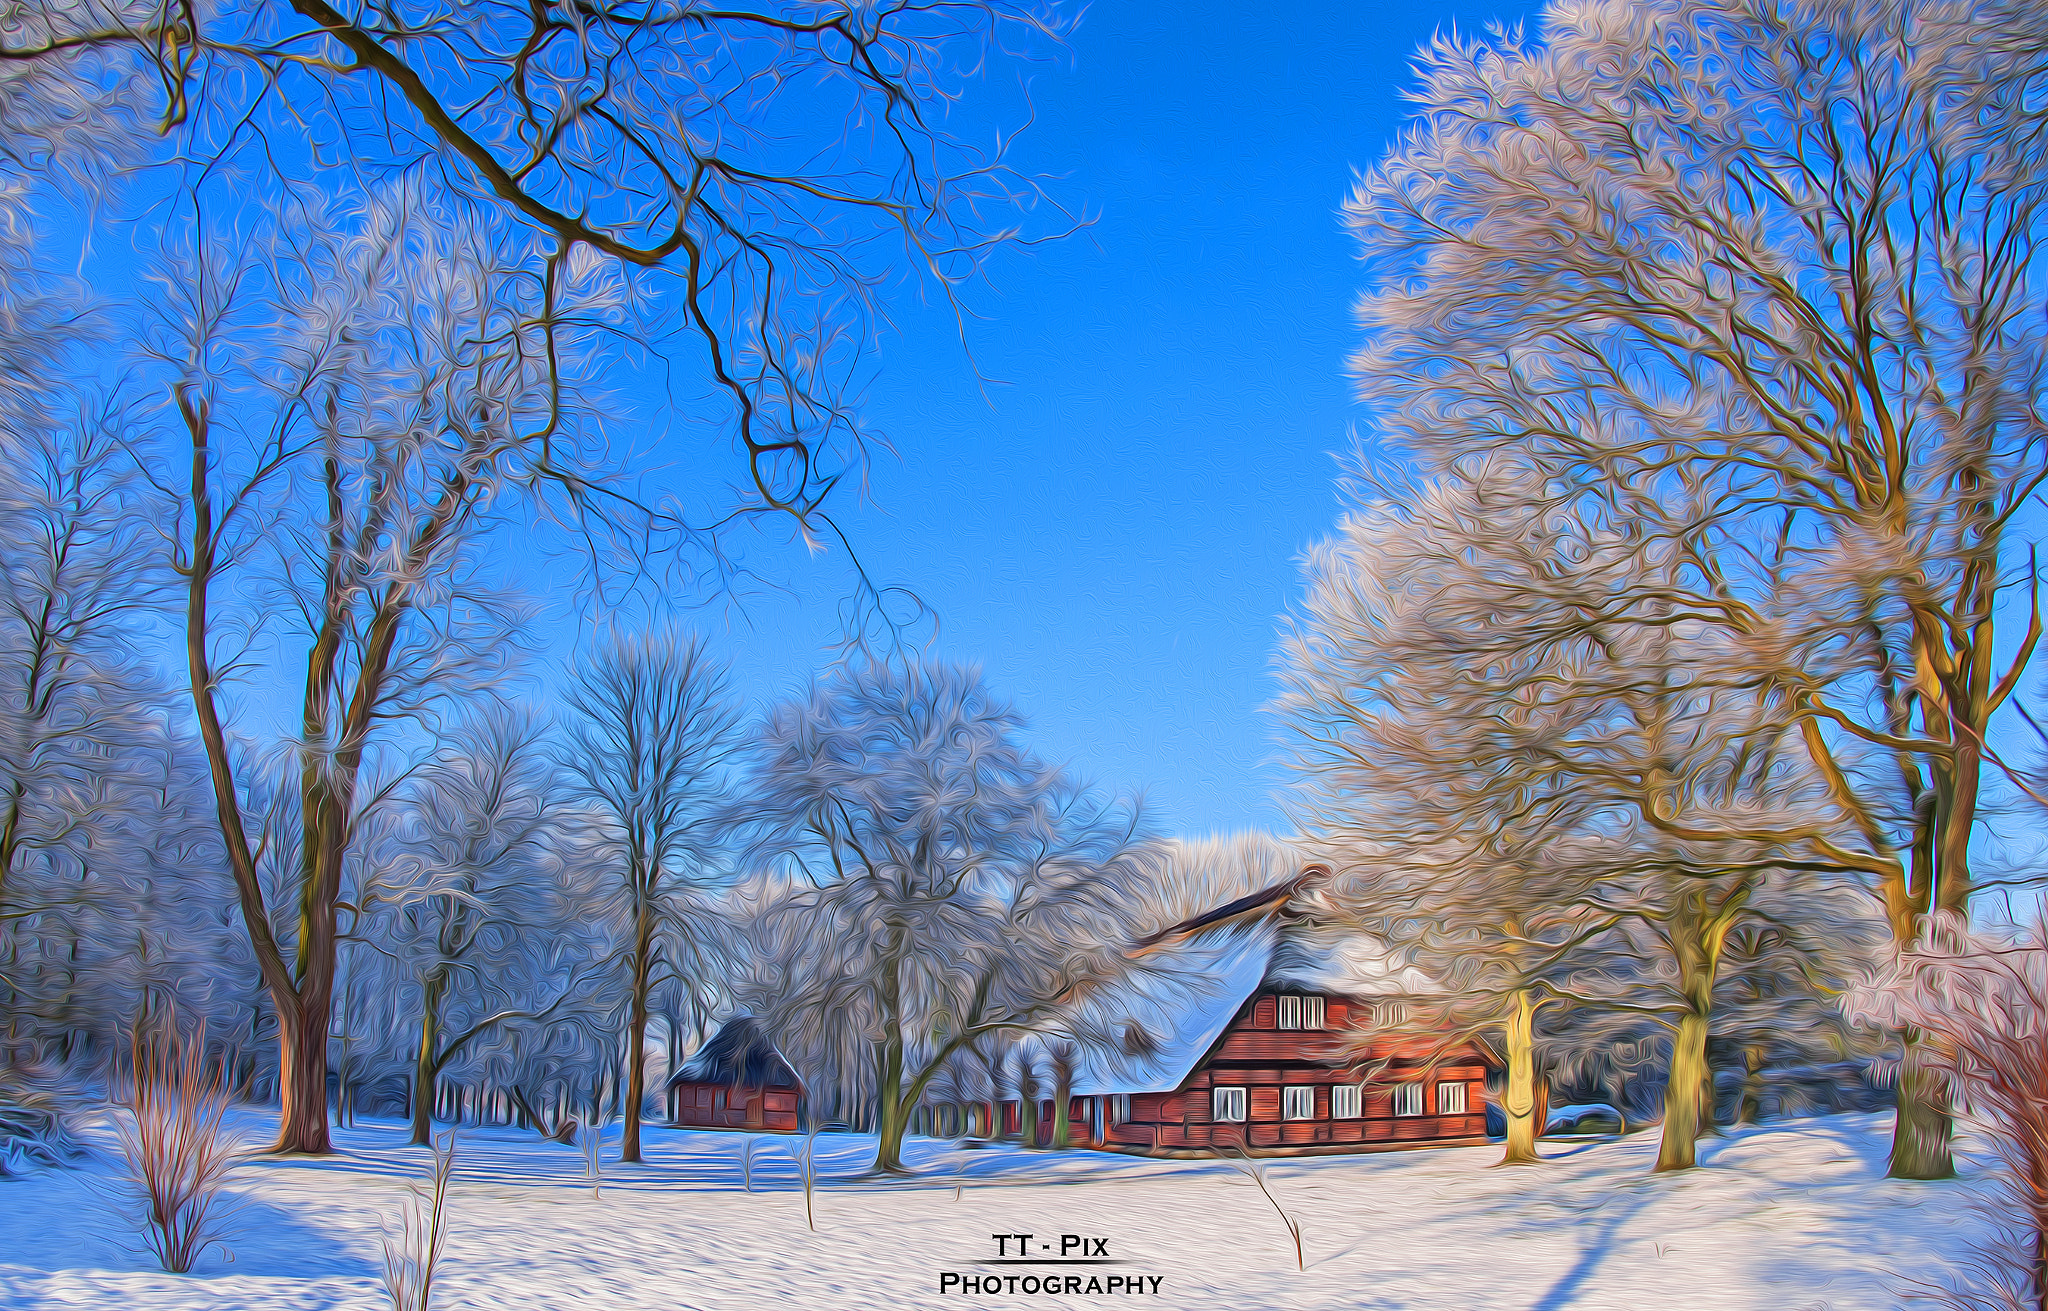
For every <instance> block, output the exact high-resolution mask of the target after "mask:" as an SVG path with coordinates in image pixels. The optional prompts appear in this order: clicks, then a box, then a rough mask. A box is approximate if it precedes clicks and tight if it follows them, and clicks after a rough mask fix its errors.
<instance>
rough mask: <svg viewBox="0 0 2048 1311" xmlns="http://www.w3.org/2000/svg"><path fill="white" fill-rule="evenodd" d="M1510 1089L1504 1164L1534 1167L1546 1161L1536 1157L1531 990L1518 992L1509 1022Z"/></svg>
mask: <svg viewBox="0 0 2048 1311" xmlns="http://www.w3.org/2000/svg"><path fill="white" fill-rule="evenodd" d="M1507 1049H1508V1052H1507V1055H1508V1086H1507V1095H1506V1096H1505V1097H1503V1098H1502V1099H1501V1110H1502V1111H1503V1112H1504V1113H1505V1114H1506V1115H1507V1121H1508V1132H1507V1150H1506V1152H1504V1153H1503V1154H1502V1155H1501V1158H1500V1164H1502V1165H1530V1164H1533V1163H1535V1162H1537V1161H1540V1160H1542V1159H1543V1158H1542V1157H1540V1156H1538V1155H1537V1154H1536V1136H1537V1134H1538V1133H1539V1132H1541V1129H1542V1126H1541V1125H1540V1124H1538V1123H1537V1121H1536V1116H1537V1113H1538V1111H1537V1105H1536V997H1535V994H1534V991H1533V990H1532V989H1529V988H1522V989H1518V990H1517V991H1516V993H1515V1008H1514V1010H1513V1011H1511V1012H1509V1014H1508V1021H1507Z"/></svg>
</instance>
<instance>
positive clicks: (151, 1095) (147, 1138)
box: [120, 1021, 241, 1274]
mask: <svg viewBox="0 0 2048 1311" xmlns="http://www.w3.org/2000/svg"><path fill="white" fill-rule="evenodd" d="M129 1051H130V1057H131V1060H130V1067H129V1070H128V1079H127V1089H126V1098H125V1103H124V1108H123V1109H125V1110H126V1111H127V1114H126V1115H125V1116H124V1117H122V1118H121V1122H120V1128H121V1151H122V1154H123V1156H124V1157H125V1158H126V1159H127V1165H128V1171H127V1183H128V1187H129V1190H130V1192H131V1195H132V1196H133V1197H134V1199H135V1201H136V1202H138V1203H139V1204H140V1206H141V1210H142V1217H141V1219H142V1224H143V1238H144V1239H145V1240H146V1241H147V1242H148V1244H149V1250H150V1251H151V1252H153V1253H154V1254H155V1255H156V1259H157V1261H158V1263H159V1264H161V1265H162V1266H163V1268H164V1269H165V1270H167V1271H169V1272H170V1273H172V1274H184V1273H185V1272H186V1271H188V1270H190V1269H191V1268H192V1263H193V1262H194V1261H196V1260H198V1259H199V1254H200V1253H201V1252H203V1251H205V1250H206V1248H207V1247H209V1246H211V1245H213V1244H215V1243H218V1242H219V1241H220V1234H219V1230H220V1226H221V1223H222V1220H223V1214H222V1211H221V1208H220V1202H221V1192H222V1188H223V1186H224V1185H225V1184H226V1183H227V1179H228V1173H229V1172H230V1171H231V1170H232V1169H233V1168H234V1165H235V1161H236V1158H237V1157H238V1156H239V1155H240V1152H241V1144H240V1143H239V1142H237V1141H236V1138H235V1135H234V1134H233V1133H232V1132H231V1131H230V1130H229V1129H228V1126H227V1123H226V1117H227V1109H228V1103H229V1101H230V1090H229V1087H228V1082H227V1077H226V1071H227V1070H228V1068H229V1067H230V1064H231V1062H230V1060H229V1058H228V1057H227V1056H225V1055H221V1056H217V1057H216V1058H215V1059H212V1060H209V1059H208V1056H207V1050H206V1027H205V1025H203V1024H202V1025H200V1026H199V1027H198V1028H197V1029H196V1030H195V1031H194V1032H193V1033H191V1034H190V1035H181V1034H180V1033H179V1032H178V1030H177V1027H176V1023H175V1021H173V1022H171V1023H167V1024H166V1025H165V1026H164V1027H163V1028H162V1029H161V1030H159V1031H158V1032H156V1033H153V1034H147V1035H145V1034H144V1033H142V1032H140V1031H138V1032H137V1033H136V1034H135V1036H134V1038H133V1040H132V1042H131V1044H130V1048H129Z"/></svg>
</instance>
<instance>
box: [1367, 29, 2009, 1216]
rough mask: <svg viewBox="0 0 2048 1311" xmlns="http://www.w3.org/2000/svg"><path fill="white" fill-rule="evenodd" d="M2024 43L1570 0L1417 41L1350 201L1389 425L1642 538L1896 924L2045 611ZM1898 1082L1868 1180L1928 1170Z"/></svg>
mask: <svg viewBox="0 0 2048 1311" xmlns="http://www.w3.org/2000/svg"><path fill="white" fill-rule="evenodd" d="M2044 50H2048V11H2044V10H2043V9H2042V7H2041V6H2039V5H2036V4H2030V3H2024V2H2021V0H2012V2H1998V3H1992V4H1988V5H1987V4H1975V3H1961V2H1959V0H1911V2H1909V3H1903V4H1901V3H1894V2H1893V0H1851V2H1849V3H1834V2H1833V0H1813V2H1812V3H1807V2H1806V0H1798V2H1796V3H1792V4H1764V3H1757V2H1754V0H1658V2H1657V3H1649V4H1642V3H1634V2H1633V0H1612V2H1611V3H1609V2H1600V3H1584V4H1560V5H1557V6H1554V7H1553V8H1551V9H1550V10H1549V11H1548V12H1547V14H1546V17H1545V20H1544V23H1543V26H1542V29H1541V32H1540V35H1538V36H1536V37H1534V38H1531V39H1523V38H1521V37H1519V36H1514V37H1505V36H1503V37H1495V38H1491V39H1486V40H1476V41H1475V40H1466V39H1464V38H1449V37H1447V38H1444V39H1442V40H1440V41H1439V42H1437V43H1436V44H1435V45H1434V46H1433V47H1432V48H1431V49H1430V50H1429V51H1428V52H1427V54H1426V55H1425V58H1424V62H1423V67H1422V70H1421V77H1422V85H1421V87H1420V89H1419V91H1418V92H1417V100H1418V101H1419V102H1420V105H1421V109H1420V111H1419V119H1418V122H1417V124H1416V126H1415V128H1414V130H1413V131H1411V132H1410V133H1408V134H1407V135H1406V136H1405V137H1404V138H1403V140H1402V142H1401V143H1400V145H1399V146H1398V147H1396V148H1395V149H1394V150H1393V151H1392V152H1391V153H1390V154H1389V155H1388V157H1387V158H1386V159H1384V160H1383V161H1382V162H1381V163H1380V164H1379V165H1377V166H1376V167H1374V168H1373V169H1372V170H1370V171H1369V172H1368V173H1367V174H1365V175H1364V176H1363V177H1362V178H1361V179H1360V181H1359V183H1358V185H1357V188H1356V190H1355V192H1354V195H1353V197H1352V200H1351V202H1350V204H1349V206H1348V209H1347V213H1348V215H1349V221H1350V223H1351V226H1352V229H1353V231H1354V232H1355V233H1356V234H1357V235H1358V236H1359V238H1360V239H1361V241H1362V243H1363V245H1364V249H1365V253H1366V254H1367V256H1368V257H1369V258H1370V259H1371V260H1372V261H1373V264H1374V267H1375V269H1376V281H1375V284H1374V286H1373V288H1372V289H1371V290H1370V292H1369V293H1368V294H1367V295H1366V296H1365V297H1364V298H1363V300H1362V301H1361V310H1360V314H1361V319H1362V322H1363V324H1364V326H1365V328H1366V330H1367V334H1368V344H1367V345H1366V347H1365V348H1364V349H1363V350H1362V351H1361V352H1360V353H1359V354H1358V355H1357V357H1356V359H1355V360H1354V365H1353V368H1354V374H1355V377H1356V378H1357V380H1358V382H1359V384H1360V387H1361V390H1362V392H1363V393H1364V395H1365V396H1366V398H1367V399H1368V400H1369V401H1370V402H1371V403H1373V404H1374V405H1376V406H1377V407H1378V409H1379V411H1380V422H1381V426H1382V429H1383V431H1384V432H1385V433H1387V434H1388V435H1389V436H1390V437H1393V438H1394V439H1396V440H1398V441H1399V442H1400V443H1402V444H1404V445H1405V446H1407V447H1408V448H1409V449H1410V450H1411V451H1412V452H1414V453H1415V455H1416V456H1417V458H1418V459H1419V460H1420V461H1421V462H1422V464H1423V467H1424V471H1425V473H1426V474H1429V475H1438V476H1440V475H1443V474H1446V473H1448V472H1449V471H1450V470H1452V469H1454V468H1456V467H1458V466H1459V465H1460V464H1461V463H1462V462H1464V461H1467V460H1469V459H1471V458H1474V457H1476V456H1478V455H1480V454H1482V453H1485V452H1489V451H1505V452H1510V453H1513V454H1514V455H1515V456H1516V457H1517V458H1520V459H1523V460H1526V461H1529V462H1530V463H1531V464H1532V465H1534V466H1535V467H1537V468H1539V469H1540V470H1541V471H1542V472H1543V474H1544V476H1545V477H1547V478H1548V479H1550V480H1551V483H1552V485H1553V488H1554V489H1555V490H1556V491H1557V492H1558V494H1560V495H1578V494H1586V495H1591V496H1594V497H1596V498H1601V499H1605V500H1606V501H1607V502H1609V503H1610V504H1611V505H1612V506H1613V507H1614V508H1615V510H1616V511H1617V512H1618V513H1620V514H1630V513H1632V512H1640V513H1639V516H1638V517H1640V518H1641V519H1642V520H1643V521H1644V522H1645V523H1646V524H1650V525H1655V527H1654V528H1651V529H1649V530H1648V531H1646V532H1645V534H1644V535H1643V538H1642V541H1643V545H1644V549H1646V550H1660V551H1668V552H1672V553H1675V555H1674V558H1676V559H1681V560H1682V561H1683V562H1684V568H1682V569H1680V570H1678V571H1676V572H1675V573H1673V574H1672V575H1670V576H1669V577H1667V578H1666V579H1665V580H1663V581H1661V582H1660V583H1659V589H1660V592H1661V595H1662V597H1663V604H1664V605H1665V606H1666V607H1667V609H1668V610H1670V611H1672V612H1683V613H1686V614H1687V615H1689V616H1691V617H1692V618H1693V620H1694V621H1695V622H1697V623H1700V624H1703V625H1712V626H1715V627H1717V628H1720V629H1722V630H1723V631H1724V632H1725V633H1726V634H1727V635H1728V639H1729V640H1730V641H1731V642H1733V643H1736V644H1738V645H1740V646H1741V647H1742V655H1743V658H1744V659H1745V660H1746V661H1748V662H1749V663H1750V667H1751V668H1753V669H1754V671H1755V672H1756V673H1757V674H1758V675H1759V676H1762V677H1767V678H1769V679H1770V680H1771V683H1772V687H1771V689H1770V695H1771V698H1772V701H1773V703H1774V713H1775V714H1777V715H1779V716H1780V717H1786V718H1789V719H1790V720H1791V722H1792V723H1793V724H1794V725H1795V726H1796V728H1797V730H1798V741H1799V745H1800V749H1801V750H1802V751H1803V752H1804V754H1805V755H1806V756H1807V757H1808V760H1809V764H1810V768H1811V770H1812V771H1813V772H1814V776H1815V777H1816V778H1818V779H1819V780H1821V781H1822V783H1823V784H1824V786H1825V789H1826V793H1827V798H1826V800H1827V804H1828V805H1829V806H1830V807H1831V808H1832V811H1833V813H1834V816H1835V817H1836V822H1837V823H1838V824H1839V825H1841V826H1843V827H1844V829H1845V832H1846V833H1847V837H1846V838H1844V839H1842V840H1840V841H1838V843H1837V846H1838V850H1836V851H1835V852H1834V853H1833V858H1834V859H1836V860H1839V861H1842V862H1843V863H1856V864H1860V865H1862V866H1863V867H1864V868H1865V869H1866V871H1867V873H1868V876H1869V878H1870V880H1871V881H1872V883H1873V884H1874V885H1875V888H1876V890H1877V892H1878V893H1879V895H1880V897H1881V899H1882V902H1883V905H1884V908H1885V913H1886V916H1887V919H1888V921H1889V923H1890V926H1891V931H1892V935H1893V938H1894V941H1895V942H1896V943H1897V944H1900V945H1905V944H1909V943H1911V942H1912V941H1914V939H1915V937H1916V935H1917V933H1918V925H1919V923H1920V920H1921V917H1922V916H1924V915H1925V914H1926V913H1927V912H1929V911H1930V910H1934V909H1945V910H1949V911H1952V912H1961V911H1963V910H1964V909H1965V908H1966V907H1967V906H1968V904H1969V899H1970V891H1971V888H1972V886H1973V884H1972V875H1971V859H1972V855H1973V852H1972V839H1973V836H1974V835H1975V834H1976V833H1977V832H1978V830H1979V822H1978V821H1979V793H1980V788H1981V784H1982V774H1983V769H1982V764H1983V758H1984V757H1983V752H1984V750H1985V746H1986V739H1987V736H1988V735H1990V733H1991V732H1992V720H1993V716H1994V715H1995V714H1996V712H1997V711H1998V710H1999V708H2000V707H2001V706H2002V705H2003V704H2004V703H2005V702H2006V700H2007V699H2008V698H2009V697H2010V695H2011V694H2012V692H2013V690H2014V688H2015V687H2016V685H2017V683H2018V680H2019V678H2020V675H2021V673H2022V671H2023V670H2024V668H2025V667H2026V665H2027V663H2028V661H2029V659H2030V658H2031V656H2032V654H2033V651H2034V645H2035V639H2036V637H2037V636H2038V634H2039V631H2040V629H2039V624H2038V622H2037V621H2034V620H2029V621H2025V622H2023V623H2022V624H2021V625H2020V626H2019V627H2020V631H2019V632H2018V633H2017V634H2012V633H2011V628H2010V620H2011V616H2010V614H2009V612H2010V610H2011V609H2012V608H2013V607H2012V606H2011V605H2010V604H2009V599H2010V596H2011V594H2012V593H2013V591H2014V590H2015V589H2017V590H2018V591H2019V592H2020V593H2021V594H2024V593H2025V592H2026V591H2027V590H2029V589H2030V588H2031V587H2032V585H2033V583H2032V570H2031V567H2030V565H2029V564H2028V563H2027V555H2026V543H2025V541H2024V540H2022V537H2023V530H2022V529H2021V528H2020V527H2019V524H2020V521H2021V518H2022V517H2023V516H2024V515H2025V513H2026V512H2027V510H2026V507H2027V506H2028V505H2029V504H2031V503H2034V497H2035V494H2036V491H2037V489H2038V487H2039V485H2040V480H2041V477H2042V474H2043V472H2044V471H2048V463H2044V456H2048V443H2044V440H2043V424H2042V416H2041V411H2040V408H2039V399H2038V398H2039V396H2040V394H2041V386H2040V383H2041V379H2042V371H2043V363H2044V357H2043V345H2044V342H2048V321H2044V317H2043V315H2042V314H2041V312H2040V306H2041V304H2042V303H2043V299H2044V280H2043V270H2042V264H2041V261H2040V258H2039V253H2040V251H2041V250H2042V248H2043V243H2042V240H2041V238H2042V236H2043V235H2044V223H2048V215H2044V211H2043V208H2042V201H2043V198H2044V195H2048V151H2044V150H2043V149H2042V146H2043V144H2044V142H2043V121H2042V118H2041V115H2040V113H2039V109H2038V105H2037V104H2036V97H2037V94H2038V91H2037V89H2038V87H2039V86H2040V84H2041V79H2042V77H2043V76H2044V54H2043V51H2044ZM1679 504H1683V505H1684V507H1685V509H1686V511H1687V512H1688V513H1686V514H1685V515H1683V516H1681V517H1678V518H1675V519H1674V518H1671V517H1670V516H1669V515H1668V514H1667V509H1668V508H1669V507H1671V506H1674V505H1679ZM1642 599H1643V598H1641V597H1633V598H1630V599H1628V600H1627V601H1626V603H1625V604H1626V605H1627V606H1629V607H1632V608H1634V609H1635V612H1636V613H1637V615H1638V616H1639V617H1641V618H1642V620H1643V621H1644V622H1661V621H1660V620H1658V619H1657V618H1655V616H1653V615H1649V614H1645V613H1644V612H1643V611H1642V610H1641V608H1640V602H1641V601H1642ZM1995 648H1996V650H1995ZM2007 653H2009V654H2007ZM2001 660H2002V663H2001ZM1910 1070H1911V1066H1910V1063H1909V1071H1908V1074H1907V1076H1906V1077H1905V1078H1904V1080H1903V1081H1902V1083H1901V1085H1900V1093H1901V1096H1900V1114H1899V1121H1898V1133H1897V1136H1896V1139H1895V1143H1894V1153H1893V1161H1892V1169H1893V1172H1894V1173H1895V1174H1899V1175H1904V1176H1912V1177H1928V1176H1933V1175H1940V1174H1945V1173H1947V1171H1948V1168H1949V1167H1948V1153H1947V1147H1946V1142H1947V1121H1946V1118H1945V1116H1944V1114H1943V1112H1942V1111H1941V1109H1940V1107H1939V1105H1938V1104H1936V1103H1934V1102H1931V1101H1928V1100H1927V1099H1925V1098H1922V1097H1921V1096H1919V1094H1918V1091H1917V1088H1918V1085H1917V1081H1916V1079H1915V1077H1914V1076H1913V1075H1912V1074H1911V1072H1910Z"/></svg>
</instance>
